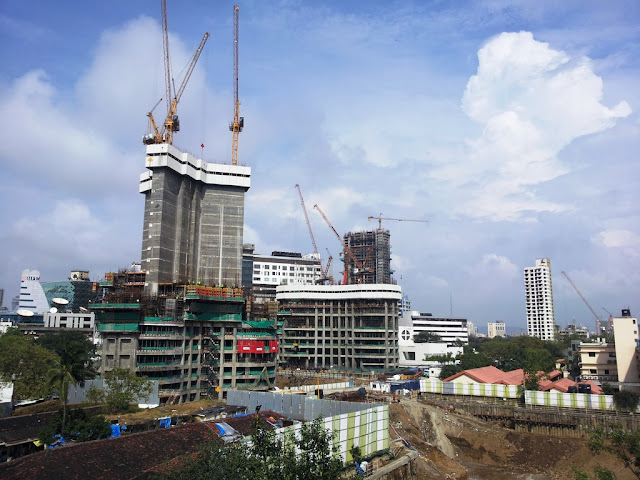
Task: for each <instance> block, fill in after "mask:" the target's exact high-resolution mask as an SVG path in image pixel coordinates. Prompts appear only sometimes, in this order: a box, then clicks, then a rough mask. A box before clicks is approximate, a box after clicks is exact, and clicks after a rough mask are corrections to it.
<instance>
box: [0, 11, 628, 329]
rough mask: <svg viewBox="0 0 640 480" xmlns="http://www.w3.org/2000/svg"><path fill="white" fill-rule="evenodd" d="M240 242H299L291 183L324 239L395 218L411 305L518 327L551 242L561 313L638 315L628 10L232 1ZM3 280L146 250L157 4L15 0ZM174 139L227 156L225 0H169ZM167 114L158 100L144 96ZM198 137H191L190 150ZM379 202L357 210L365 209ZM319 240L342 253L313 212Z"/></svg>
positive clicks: (93, 270) (5, 74) (1, 103)
mask: <svg viewBox="0 0 640 480" xmlns="http://www.w3.org/2000/svg"><path fill="white" fill-rule="evenodd" d="M238 5H239V8H240V43H239V58H240V64H239V99H240V102H241V106H240V115H242V116H243V117H244V118H245V124H244V130H243V132H242V133H241V134H240V135H239V149H238V158H239V164H240V165H246V166H249V167H251V171H252V186H251V190H250V191H249V192H248V193H247V195H246V198H245V216H244V238H243V242H245V243H253V244H255V245H256V252H258V253H269V252H272V251H276V250H279V251H297V252H301V253H303V254H307V253H311V252H312V251H313V249H312V246H311V241H310V239H309V235H308V231H307V227H306V223H305V219H304V215H303V213H302V209H301V206H300V201H299V198H298V195H297V192H296V189H295V185H296V184H299V185H300V187H301V188H302V191H303V192H304V196H305V202H306V204H307V205H315V204H318V205H319V206H320V207H321V208H322V210H323V212H324V213H325V214H326V215H327V217H328V218H329V219H330V221H331V223H332V224H333V226H334V227H335V228H336V230H337V231H338V232H339V234H340V235H344V234H345V233H346V232H349V231H352V232H353V231H359V230H367V229H373V228H375V227H376V226H377V222H376V219H377V217H378V216H379V215H380V214H382V215H381V216H382V217H390V218H405V219H422V220H428V223H412V222H390V221H389V222H385V221H384V220H383V221H382V227H383V228H385V229H389V231H390V234H391V237H390V238H391V266H392V269H393V271H394V274H393V276H394V278H395V279H396V280H397V281H398V283H399V284H400V285H401V286H402V288H403V294H406V295H408V297H409V298H410V299H411V304H412V308H414V309H416V310H420V311H428V312H432V313H433V314H434V315H436V316H449V315H453V316H454V317H463V318H467V319H469V320H472V321H473V322H474V323H475V324H476V325H479V326H481V327H482V328H483V329H484V325H485V324H487V323H488V322H492V321H503V322H505V323H506V325H507V329H508V331H512V329H514V330H517V329H520V330H521V329H523V328H526V306H525V304H524V302H523V295H524V287H523V284H522V271H523V268H524V267H526V266H529V265H530V264H531V262H532V259H536V258H551V259H552V260H553V262H554V271H553V272H552V277H553V278H552V281H553V285H554V303H555V314H556V323H557V324H558V325H566V324H568V323H570V322H572V321H573V319H574V318H575V319H576V321H577V322H578V323H581V324H585V325H590V326H592V325H593V324H594V323H595V319H593V318H592V317H593V315H592V314H591V312H590V311H589V309H588V308H587V306H586V305H585V304H584V303H583V302H582V300H581V299H580V297H579V296H578V295H577V294H576V292H575V291H574V290H573V288H572V287H571V285H570V284H569V283H568V282H567V281H566V279H564V278H563V277H562V276H561V275H560V272H561V271H565V272H567V273H568V274H569V275H570V277H571V278H572V279H573V281H574V282H575V283H576V285H577V286H578V287H579V288H580V290H581V291H582V293H583V294H584V295H585V297H586V298H588V300H589V302H590V303H591V304H592V305H593V306H594V308H595V309H596V310H597V311H598V312H601V311H602V310H601V309H602V308H605V309H607V310H609V311H611V312H615V311H618V310H620V309H621V308H627V307H628V308H630V309H631V311H632V312H635V311H638V310H640V303H639V302H640V288H639V287H638V285H640V221H638V213H637V201H636V198H635V192H637V191H638V190H639V188H640V164H639V163H638V162H637V152H638V151H640V134H639V133H640V117H639V116H638V112H640V90H639V89H638V88H637V79H638V78H640V55H639V54H638V51H637V45H638V43H639V42H640V30H639V29H638V25H639V24H640V4H639V3H638V2H633V1H622V2H613V3H611V2H608V3H605V2H599V1H595V0H586V1H584V0H567V1H565V2H561V3H557V2H521V3H515V4H514V3H513V2H495V1H492V0H478V1H475V0H474V1H470V0H466V1H461V2H440V3H437V2H427V3H421V2H414V3H407V2H394V1H391V2H388V1H384V2H383V1H381V0H371V1H367V2H364V1H361V0H360V1H353V2H336V1H335V0H320V1H318V2H298V3H295V2H294V3H286V2H285V3H272V2H255V1H239V2H238ZM0 25H1V26H2V28H0V39H1V40H2V41H1V42H0V53H1V54H2V58H3V67H4V68H3V70H2V73H0V83H1V85H2V87H3V88H2V89H0V111H1V112H2V113H3V115H4V118H8V119H11V120H10V122H8V123H7V125H5V128H3V129H2V130H0V141H1V142H2V145H3V148H2V153H0V160H1V161H0V176H1V177H2V179H3V188H2V189H0V209H1V210H0V212H1V213H0V218H2V220H3V231H2V234H0V251H1V252H3V255H2V257H1V260H2V268H0V288H4V290H5V292H6V296H7V298H12V297H13V296H14V295H16V294H17V293H18V290H19V284H20V272H21V271H22V270H24V269H37V270H39V271H40V272H41V274H42V279H43V281H54V280H60V279H64V278H66V277H67V275H68V272H69V271H70V270H71V269H75V268H82V269H85V270H88V271H89V272H90V278H91V280H97V279H100V278H102V276H103V275H104V273H106V272H108V271H112V270H118V269H119V268H123V267H127V266H129V265H130V264H131V263H132V262H134V261H138V262H139V261H140V260H141V258H140V252H141V248H142V245H141V234H142V231H143V225H142V221H143V218H144V216H143V215H144V199H143V197H142V196H141V195H140V194H139V190H138V188H139V174H140V172H141V171H143V170H144V168H145V155H144V152H145V150H144V148H145V147H144V145H142V142H141V139H142V136H143V135H144V134H145V133H146V130H147V123H148V117H147V113H148V112H149V110H150V109H151V108H153V106H154V105H155V104H156V103H157V102H158V100H159V99H160V98H162V97H164V96H165V86H164V77H163V69H164V67H163V53H162V34H161V27H160V2H157V1H155V0H154V1H151V2H125V1H123V0H113V1H111V2H108V3H104V2H92V3H91V2H90V3H87V4H85V5H83V6H82V8H78V6H77V5H76V4H74V3H70V2H63V3H61V4H52V3H50V2H43V1H42V0H35V1H33V2H28V3H25V2H9V3H7V4H6V5H3V11H2V15H0ZM168 27H169V34H170V35H169V37H170V47H171V48H170V53H171V63H172V71H173V72H174V74H175V76H176V78H175V81H176V84H178V85H179V84H180V82H181V79H182V78H181V72H182V71H183V67H184V66H185V65H186V64H188V62H189V59H190V57H191V55H192V54H193V52H194V50H195V49H196V47H197V45H198V43H199V41H200V39H201V38H202V35H203V34H204V32H210V33H211V38H210V39H209V40H208V42H207V45H206V46H205V47H204V50H203V52H202V55H201V57H200V60H199V62H198V65H197V66H196V68H195V70H194V71H193V75H192V76H191V79H190V81H189V84H188V85H187V87H186V89H185V91H184V95H183V97H182V100H181V102H180V105H179V107H178V113H179V114H180V124H181V131H180V132H177V133H176V135H175V137H174V144H175V145H176V147H178V148H179V149H181V150H182V151H187V152H190V153H191V154H192V155H193V156H194V157H198V158H199V157H202V158H203V159H204V160H205V161H207V162H220V163H227V164H228V163H230V161H231V140H232V137H231V132H230V131H229V128H228V126H229V122H230V121H231V120H232V119H233V111H234V105H233V81H232V79H233V53H232V52H233V49H232V46H233V37H232V27H233V3H226V2H209V3H200V2H195V3H192V2H183V3H180V4H178V3H173V2H169V5H168ZM163 109H165V106H164V105H160V106H158V108H157V110H156V112H160V111H162V110H163ZM201 145H204V146H201ZM368 217H373V218H374V220H373V221H368ZM309 218H310V222H311V225H312V228H313V231H314V235H315V237H316V238H315V239H316V242H317V244H318V250H319V252H320V253H321V254H322V255H323V257H326V255H328V254H327V253H326V252H327V249H328V250H329V251H330V252H331V254H332V255H333V257H334V269H333V270H334V271H333V274H334V278H338V277H339V276H340V274H339V271H340V270H341V268H340V267H341V264H340V262H338V261H336V259H337V258H338V253H339V251H340V250H341V246H340V244H339V243H338V241H337V239H336V238H335V236H334V234H333V232H331V231H330V229H329V228H328V227H327V225H326V224H325V223H324V222H323V220H322V218H321V217H320V216H319V215H318V214H317V212H315V211H310V212H309Z"/></svg>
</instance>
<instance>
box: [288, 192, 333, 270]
mask: <svg viewBox="0 0 640 480" xmlns="http://www.w3.org/2000/svg"><path fill="white" fill-rule="evenodd" d="M296 189H297V190H298V195H299V196H300V204H301V205H302V211H303V212H304V219H305V220H306V222H307V228H308V229H309V236H310V237H311V243H312V245H313V253H315V254H316V255H317V256H318V260H319V261H320V272H321V275H320V280H321V281H324V280H326V279H327V278H328V277H327V272H328V271H329V267H330V266H331V261H332V260H333V257H332V256H331V254H329V259H328V260H327V264H326V266H324V267H323V266H322V260H321V259H320V252H318V246H317V245H316V239H315V237H314V236H313V230H312V229H311V222H310V221H309V215H308V214H307V207H305V205H304V198H303V197H302V190H300V185H298V184H297V183H296ZM327 252H328V250H327Z"/></svg>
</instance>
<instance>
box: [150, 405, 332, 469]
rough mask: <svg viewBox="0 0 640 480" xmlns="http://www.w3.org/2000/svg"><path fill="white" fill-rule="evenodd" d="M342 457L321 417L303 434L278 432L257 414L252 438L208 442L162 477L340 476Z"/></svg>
mask: <svg viewBox="0 0 640 480" xmlns="http://www.w3.org/2000/svg"><path fill="white" fill-rule="evenodd" d="M342 471H343V466H342V461H341V460H340V459H339V457H337V454H336V452H334V450H333V437H332V435H331V434H330V433H329V432H328V431H327V430H325V429H324V427H323V425H322V422H321V420H315V421H313V422H308V423H304V424H302V426H301V429H300V432H299V436H297V437H296V436H294V435H288V436H286V437H282V436H278V435H276V434H275V432H274V431H273V430H272V429H271V428H269V427H268V426H267V425H266V424H265V422H264V421H263V420H262V419H260V418H259V417H256V421H255V422H254V424H253V435H252V437H251V440H250V442H248V443H244V442H237V443H234V444H230V445H225V444H224V443H223V442H222V441H220V440H219V439H215V440H213V441H211V442H208V443H206V444H205V445H204V446H203V447H202V448H201V449H200V452H199V454H198V455H196V456H192V457H190V458H189V459H188V460H187V461H186V462H183V463H181V464H180V465H178V466H177V467H175V468H174V469H173V470H171V471H170V472H169V473H168V474H166V475H164V476H163V477H162V478H167V479H170V480H182V479H185V480H186V479H189V480H201V479H202V480H204V479H216V480H254V479H259V478H268V479H269V480H304V479H310V478H313V479H320V480H338V479H341V478H343V475H342Z"/></svg>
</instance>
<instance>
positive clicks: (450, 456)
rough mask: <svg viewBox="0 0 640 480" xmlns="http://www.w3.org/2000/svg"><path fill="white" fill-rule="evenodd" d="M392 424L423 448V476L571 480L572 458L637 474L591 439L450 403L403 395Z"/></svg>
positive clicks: (624, 477)
mask: <svg viewBox="0 0 640 480" xmlns="http://www.w3.org/2000/svg"><path fill="white" fill-rule="evenodd" d="M389 425H390V426H389V429H390V434H391V439H392V440H393V439H395V438H399V437H401V438H403V439H404V440H406V441H407V442H409V443H410V444H411V446H412V447H413V448H415V449H416V450H418V452H419V453H420V454H421V460H419V461H418V462H417V463H418V465H417V467H418V478H419V479H426V480H431V479H433V480H435V479H438V480H440V479H446V478H449V479H454V478H455V479H460V480H484V479H490V480H507V479H510V480H511V479H521V480H568V479H572V478H574V476H573V471H572V469H571V464H572V463H573V464H576V465H579V466H581V467H582V468H585V469H586V470H587V471H591V470H592V468H593V467H594V466H596V465H602V466H604V467H607V468H610V469H612V470H613V471H614V472H615V473H616V474H617V478H618V480H631V479H636V477H635V476H634V475H633V474H631V473H630V472H628V471H625V470H621V469H620V462H619V461H618V460H617V459H616V458H614V457H613V456H611V455H605V454H603V455H599V456H597V457H595V456H594V455H593V454H592V453H591V452H590V451H589V449H588V448H587V439H578V438H560V437H551V436H545V435H537V434H528V433H517V432H515V431H514V430H511V429H508V428H505V427H503V426H501V425H498V424H495V423H490V422H485V421H483V420H479V419H476V418H474V417H473V416H471V415H469V414H467V413H466V412H462V411H456V410H455V409H454V408H453V407H450V406H446V405H434V404H427V403H423V402H418V401H417V400H414V399H404V398H403V399H402V400H401V402H400V403H397V404H391V408H390V422H389ZM636 480H637V479H636Z"/></svg>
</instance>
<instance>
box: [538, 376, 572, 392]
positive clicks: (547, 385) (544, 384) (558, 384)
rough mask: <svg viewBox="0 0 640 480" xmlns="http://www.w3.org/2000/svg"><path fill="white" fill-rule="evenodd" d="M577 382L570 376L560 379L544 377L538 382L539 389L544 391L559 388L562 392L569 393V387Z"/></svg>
mask: <svg viewBox="0 0 640 480" xmlns="http://www.w3.org/2000/svg"><path fill="white" fill-rule="evenodd" d="M575 384H576V382H574V381H573V380H570V379H568V378H561V379H560V380H556V381H555V382H554V381H553V380H549V379H544V380H540V381H539V382H538V390H540V391H542V392H548V391H549V390H558V391H560V392H564V393H567V392H568V391H569V387H572V386H574V385H575Z"/></svg>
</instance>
